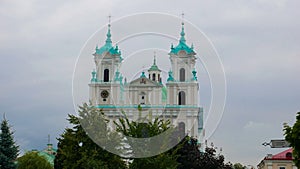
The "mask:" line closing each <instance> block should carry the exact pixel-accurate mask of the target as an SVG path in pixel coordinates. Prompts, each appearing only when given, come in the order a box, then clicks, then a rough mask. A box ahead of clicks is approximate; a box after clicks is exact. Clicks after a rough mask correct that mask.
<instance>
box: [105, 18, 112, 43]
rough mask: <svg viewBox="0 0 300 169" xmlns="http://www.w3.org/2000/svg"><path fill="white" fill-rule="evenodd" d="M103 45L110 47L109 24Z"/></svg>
mask: <svg viewBox="0 0 300 169" xmlns="http://www.w3.org/2000/svg"><path fill="white" fill-rule="evenodd" d="M105 45H110V46H112V41H111V33H110V23H109V24H108V30H107V34H106V41H105Z"/></svg>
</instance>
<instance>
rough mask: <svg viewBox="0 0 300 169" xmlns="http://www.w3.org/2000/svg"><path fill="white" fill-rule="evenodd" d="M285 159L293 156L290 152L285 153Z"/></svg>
mask: <svg viewBox="0 0 300 169" xmlns="http://www.w3.org/2000/svg"><path fill="white" fill-rule="evenodd" d="M285 157H286V158H293V155H292V153H291V152H288V153H286V155H285Z"/></svg>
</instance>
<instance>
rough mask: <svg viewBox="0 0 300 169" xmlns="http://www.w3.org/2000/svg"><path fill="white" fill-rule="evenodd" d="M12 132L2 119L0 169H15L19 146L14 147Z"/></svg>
mask: <svg viewBox="0 0 300 169" xmlns="http://www.w3.org/2000/svg"><path fill="white" fill-rule="evenodd" d="M13 134H14V133H13V132H12V131H10V128H9V125H8V121H7V120H6V119H5V118H4V120H3V121H2V123H1V133H0V168H1V169H15V168H16V164H15V160H16V158H17V156H18V153H19V146H17V145H16V143H15V141H14V138H13Z"/></svg>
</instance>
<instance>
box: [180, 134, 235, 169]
mask: <svg viewBox="0 0 300 169" xmlns="http://www.w3.org/2000/svg"><path fill="white" fill-rule="evenodd" d="M175 149H178V150H177V155H178V159H177V161H178V162H179V163H180V165H179V167H178V169H186V168H189V169H192V168H193V169H198V168H205V169H232V165H231V164H230V163H227V164H225V163H224V161H225V158H224V156H223V155H220V154H218V155H217V154H216V149H215V148H214V147H206V148H205V152H200V150H199V145H198V140H197V139H196V138H193V137H189V136H186V137H185V139H184V140H182V141H181V143H179V144H178V145H177V147H175Z"/></svg>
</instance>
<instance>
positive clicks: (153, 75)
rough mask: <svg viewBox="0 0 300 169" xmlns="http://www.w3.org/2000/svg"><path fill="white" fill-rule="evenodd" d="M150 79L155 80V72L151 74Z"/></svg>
mask: <svg viewBox="0 0 300 169" xmlns="http://www.w3.org/2000/svg"><path fill="white" fill-rule="evenodd" d="M152 80H153V81H155V73H153V74H152Z"/></svg>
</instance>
